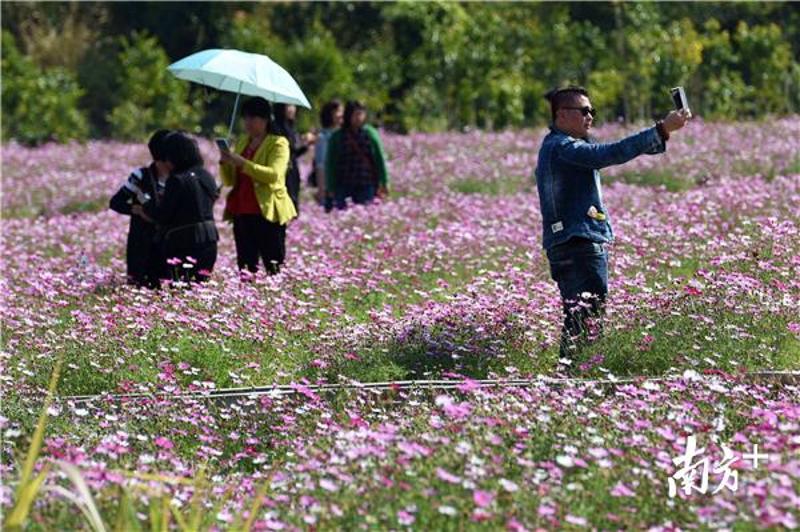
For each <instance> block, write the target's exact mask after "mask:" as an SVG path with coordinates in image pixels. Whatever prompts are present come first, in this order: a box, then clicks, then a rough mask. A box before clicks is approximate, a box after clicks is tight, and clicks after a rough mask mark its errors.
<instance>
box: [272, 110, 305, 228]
mask: <svg viewBox="0 0 800 532" xmlns="http://www.w3.org/2000/svg"><path fill="white" fill-rule="evenodd" d="M273 111H274V113H275V122H274V123H273V124H272V134H274V135H280V136H281V137H286V140H288V141H289V168H288V169H287V171H286V189H287V190H288V191H289V197H290V198H292V203H294V208H295V210H296V211H297V212H298V213H299V212H300V166H299V165H298V164H297V159H298V158H299V157H302V156H303V154H305V153H306V152H307V151H308V148H309V146H311V145H312V144H314V141H315V137H314V135H313V134H311V133H308V134H306V135H303V136H300V134H299V133H297V130H295V128H294V123H295V119H296V118H297V107H296V106H295V105H292V104H285V103H276V104H275V106H274V107H273Z"/></svg>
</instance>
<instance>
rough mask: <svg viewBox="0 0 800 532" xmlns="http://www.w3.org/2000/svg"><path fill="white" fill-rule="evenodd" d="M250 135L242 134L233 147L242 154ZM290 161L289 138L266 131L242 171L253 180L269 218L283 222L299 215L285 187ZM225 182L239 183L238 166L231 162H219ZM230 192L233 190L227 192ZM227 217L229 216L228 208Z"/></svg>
mask: <svg viewBox="0 0 800 532" xmlns="http://www.w3.org/2000/svg"><path fill="white" fill-rule="evenodd" d="M249 141H250V139H249V138H248V137H247V136H246V135H243V136H242V137H240V138H239V140H238V141H237V142H236V146H235V147H234V151H235V152H236V153H238V154H240V155H241V154H242V152H244V150H245V148H246V147H247V144H248V142H249ZM288 165H289V141H288V140H286V138H285V137H279V136H277V135H267V136H266V138H264V140H263V141H262V142H261V146H259V147H258V150H256V153H255V155H254V156H253V160H252V161H246V162H245V163H244V166H243V167H242V171H243V172H244V173H245V174H247V175H249V176H250V178H251V179H252V180H253V189H255V192H256V201H258V206H259V207H261V214H263V215H264V218H266V219H267V220H269V221H270V222H275V223H278V224H280V225H284V224H286V223H288V222H289V221H290V220H292V219H293V218H295V217H296V216H297V211H296V210H295V208H294V203H292V199H291V198H290V197H289V192H288V191H287V190H286V168H287V166H288ZM220 174H221V177H222V184H223V185H226V186H231V187H233V186H236V167H235V166H234V165H233V164H231V163H225V164H221V165H220ZM228 194H230V192H229V193H228ZM225 219H226V220H227V219H230V215H229V214H228V213H227V212H226V213H225Z"/></svg>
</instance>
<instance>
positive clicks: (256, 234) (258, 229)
mask: <svg viewBox="0 0 800 532" xmlns="http://www.w3.org/2000/svg"><path fill="white" fill-rule="evenodd" d="M233 238H234V240H235V241H236V264H237V265H238V266H239V270H245V269H246V270H248V271H250V272H252V273H255V272H256V271H258V259H259V257H260V258H261V260H262V261H263V262H264V268H265V269H266V271H267V273H270V274H274V273H278V271H280V267H281V264H283V261H284V259H285V258H286V226H285V225H280V224H277V223H275V222H270V221H269V220H267V219H266V218H264V217H263V216H261V215H260V214H243V215H239V216H234V218H233Z"/></svg>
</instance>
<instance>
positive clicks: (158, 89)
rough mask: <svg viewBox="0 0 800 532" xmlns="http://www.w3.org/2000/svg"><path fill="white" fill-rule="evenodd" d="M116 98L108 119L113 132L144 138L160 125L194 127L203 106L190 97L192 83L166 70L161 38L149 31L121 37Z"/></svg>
mask: <svg viewBox="0 0 800 532" xmlns="http://www.w3.org/2000/svg"><path fill="white" fill-rule="evenodd" d="M121 46H122V49H121V51H120V53H119V55H118V60H119V70H118V72H117V76H116V83H115V85H116V98H115V104H114V107H113V109H112V110H111V113H110V114H109V116H108V121H109V123H110V125H111V131H112V132H113V134H114V136H116V137H118V138H122V139H129V140H143V139H145V138H146V137H147V135H148V134H149V133H150V132H152V131H153V130H155V129H158V128H183V129H192V128H193V127H194V126H195V125H196V124H199V121H200V116H201V111H202V110H201V108H200V106H197V105H192V103H191V102H190V101H189V98H188V96H189V83H187V82H186V81H182V80H179V79H177V78H176V77H175V76H173V75H172V74H171V73H170V72H169V71H167V66H169V64H170V61H169V58H168V57H167V54H166V53H165V52H164V50H163V49H162V48H161V46H160V45H159V44H158V39H156V38H155V37H152V36H149V35H148V34H146V33H134V34H133V35H132V36H131V37H130V38H129V37H122V39H121Z"/></svg>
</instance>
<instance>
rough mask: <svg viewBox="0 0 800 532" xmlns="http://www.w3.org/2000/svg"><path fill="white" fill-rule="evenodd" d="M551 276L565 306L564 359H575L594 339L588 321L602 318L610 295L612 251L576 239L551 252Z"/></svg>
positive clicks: (549, 254) (562, 341) (562, 346)
mask: <svg viewBox="0 0 800 532" xmlns="http://www.w3.org/2000/svg"><path fill="white" fill-rule="evenodd" d="M547 259H548V260H549V261H550V275H551V276H552V277H553V280H554V281H555V282H556V283H558V290H559V292H561V302H562V306H563V309H564V325H563V327H562V329H561V348H560V355H561V357H562V358H570V359H571V358H574V356H575V354H576V352H577V350H578V348H579V346H580V345H581V344H582V343H584V342H585V341H586V340H590V339H591V338H589V336H590V335H589V334H588V330H587V321H588V319H589V318H593V317H597V318H599V317H602V315H603V310H604V307H605V302H606V296H607V295H608V251H606V249H605V245H604V244H598V243H596V242H592V241H590V240H586V239H584V238H573V239H570V240H568V241H567V242H565V243H563V244H561V245H558V246H555V247H553V248H550V249H549V250H548V251H547Z"/></svg>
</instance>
